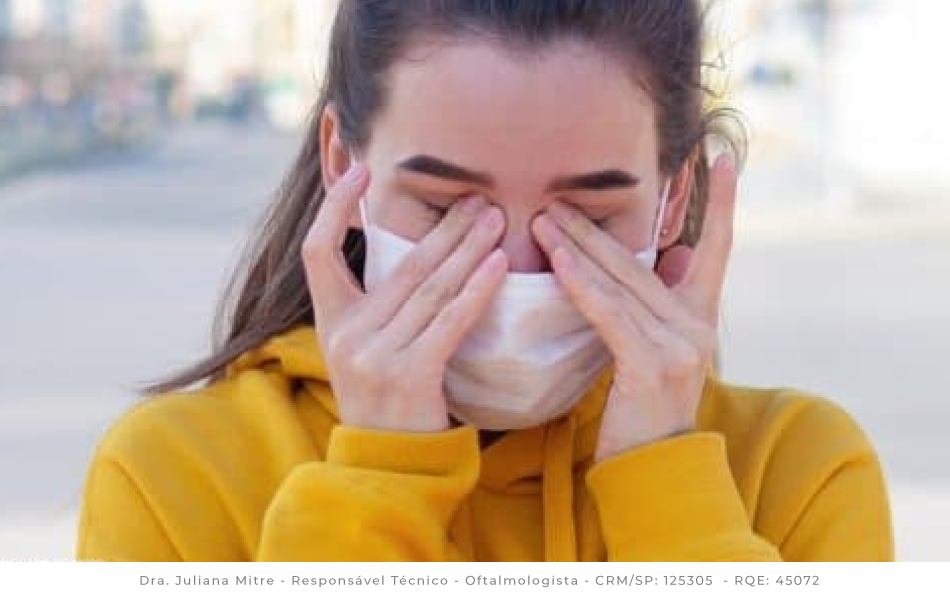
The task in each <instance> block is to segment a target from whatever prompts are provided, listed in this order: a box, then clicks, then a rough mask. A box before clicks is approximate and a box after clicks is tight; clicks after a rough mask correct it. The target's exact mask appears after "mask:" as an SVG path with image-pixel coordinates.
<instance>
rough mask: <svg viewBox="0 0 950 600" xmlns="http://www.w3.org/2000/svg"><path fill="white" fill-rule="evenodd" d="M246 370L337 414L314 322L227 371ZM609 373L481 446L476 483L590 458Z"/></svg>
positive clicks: (510, 479)
mask: <svg viewBox="0 0 950 600" xmlns="http://www.w3.org/2000/svg"><path fill="white" fill-rule="evenodd" d="M248 369H266V370H268V371H271V372H275V373H278V374H280V375H282V376H283V377H285V378H287V379H288V380H289V381H291V382H297V383H299V384H301V385H302V386H303V388H304V389H305V391H306V393H305V394H303V395H301V398H300V400H299V401H301V402H310V403H315V404H317V405H318V406H319V408H320V409H322V410H323V411H325V412H327V413H329V414H330V415H332V417H333V418H334V420H338V419H339V414H338V411H337V406H336V400H335V398H334V397H333V394H332V390H331V388H330V380H329V375H328V372H327V368H326V363H325V362H324V359H323V353H322V352H321V349H320V346H319V344H318V343H317V337H316V333H315V331H314V328H313V326H311V325H305V326H299V327H295V328H293V329H291V330H288V331H287V332H286V333H283V334H280V335H277V336H274V337H273V338H271V339H270V340H268V341H267V342H266V343H265V344H264V345H262V346H261V347H259V348H257V349H255V350H251V351H249V352H247V353H245V354H244V355H242V356H241V357H240V358H238V359H237V360H236V361H234V363H232V364H231V365H230V366H229V367H228V370H227V376H228V377H231V376H233V375H234V374H235V373H237V372H239V371H243V370H248ZM612 376H613V367H612V365H610V366H608V367H605V368H604V370H603V372H602V373H601V375H600V376H599V377H598V378H597V379H596V380H595V382H594V384H593V385H592V386H591V387H590V389H589V390H588V391H587V393H585V395H584V396H583V397H582V398H581V399H580V400H579V401H578V402H577V403H575V405H574V407H573V408H572V409H571V410H570V411H569V412H568V413H567V414H565V415H563V416H562V417H559V418H558V419H556V420H554V421H551V422H548V423H545V424H543V425H540V426H538V427H535V428H531V429H521V430H512V431H509V432H507V433H505V434H504V435H503V436H502V437H501V438H500V439H499V440H497V441H496V442H495V443H493V444H492V445H490V446H489V447H488V448H486V449H484V450H483V452H482V475H481V480H480V481H481V483H482V484H483V485H484V486H486V487H488V488H490V489H492V490H494V491H499V492H500V491H507V492H515V493H518V492H530V490H531V489H533V488H536V487H537V486H538V485H539V483H540V478H541V477H542V476H543V475H544V472H545V470H546V469H545V463H546V462H550V460H551V459H552V458H560V459H561V460H560V461H559V462H563V461H568V462H567V464H565V465H564V466H565V467H568V465H570V467H569V468H571V469H573V467H575V466H578V465H581V464H584V463H589V462H590V461H592V459H593V455H594V450H595V449H596V443H597V433H598V430H599V427H600V417H601V415H602V413H603V408H604V403H605V401H606V398H607V392H608V391H609V388H610V383H611V380H612ZM555 455H556V456H555ZM547 470H548V471H550V465H549V466H548V469H547Z"/></svg>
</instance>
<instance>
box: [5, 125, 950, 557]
mask: <svg viewBox="0 0 950 600" xmlns="http://www.w3.org/2000/svg"><path fill="white" fill-rule="evenodd" d="M297 144H298V140H297V139H295V138H294V137H293V136H289V135H283V134H275V133H273V132H271V131H269V130H266V129H261V128H254V129H237V128H232V127H230V126H227V125H202V126H198V127H191V128H185V129H180V130H176V131H172V132H170V134H169V135H168V137H167V139H166V140H165V141H164V142H162V143H161V144H159V145H157V146H156V147H154V148H151V149H148V150H144V151H141V152H138V153H134V154H129V155H125V156H121V157H108V158H93V159H91V160H89V161H88V162H86V163H83V164H77V165H73V166H71V167H69V168H64V169H59V170H56V171H53V172H46V173H43V172H35V173H33V174H31V175H28V176H26V177H23V178H20V179H17V180H15V181H12V182H8V183H7V184H6V185H4V186H2V187H0V256H2V257H3V258H2V260H0V290H2V294H0V298H2V301H0V302H2V310H0V331H2V332H3V334H4V336H5V339H6V341H7V343H5V344H3V345H2V346H0V559H2V558H68V557H70V556H71V555H72V552H73V548H72V544H73V540H74V533H75V526H76V510H77V507H78V501H79V494H80V491H81V487H82V480H83V478H84V476H85V469H86V466H87V464H88V460H89V458H90V454H91V452H92V448H93V446H94V444H95V443H96V441H97V440H98V438H99V436H100V435H101V433H102V431H103V430H104V428H105V427H106V426H107V425H108V424H109V423H110V422H111V421H112V420H113V419H114V418H115V417H116V416H117V415H118V414H119V413H120V412H121V411H122V410H124V409H125V408H126V407H127V406H128V405H129V404H130V403H131V402H132V401H134V400H135V399H136V391H135V390H136V387H137V386H138V385H140V384H141V383H144V382H145V381H149V380H151V379H153V378H155V377H159V376H161V375H164V374H166V373H168V372H169V371H172V370H174V369H175V368H177V367H181V366H185V365H186V364H188V363H189V362H190V361H192V360H194V359H196V358H198V357H199V356H201V354H202V351H203V350H204V349H205V348H206V347H207V341H208V338H209V330H210V321H211V316H212V314H213V311H214V304H215V300H216V298H217V295H218V293H219V292H220V290H221V288H222V286H223V284H224V281H225V275H226V273H227V271H228V268H229V267H230V266H231V265H232V264H233V263H234V261H235V260H236V259H237V256H238V253H239V251H240V243H241V240H242V239H243V237H244V236H245V235H246V232H247V231H248V229H249V228H250V227H251V226H252V224H253V223H254V222H255V220H256V218H257V217H258V215H259V213H260V210H261V208H262V207H263V206H264V204H265V203H266V202H267V200H268V199H269V197H270V196H271V194H272V191H273V189H274V188H275V187H276V185H277V183H278V182H279V179H280V176H281V174H282V173H283V172H284V170H285V169H286V167H287V166H288V164H289V161H290V160H291V157H292V156H293V153H294V151H295V150H296V148H297ZM752 179H753V180H755V178H752ZM769 185H775V183H774V182H771V183H770V182H769V181H768V180H766V181H761V180H760V181H759V182H758V183H757V184H756V185H755V186H753V187H751V188H747V189H743V194H742V202H741V204H740V210H739V216H738V223H737V234H736V246H735V251H734V255H733V261H732V263H731V266H730V276H729V282H728V285H727V289H726V291H725V309H724V310H725V320H724V327H723V333H722V342H723V356H724V375H725V377H726V378H728V379H730V380H733V381H737V382H741V383H747V384H750V385H769V386H771V385H782V386H793V387H798V388H802V389H808V390H811V391H814V392H816V393H820V394H822V395H826V396H828V397H830V398H833V399H834V400H835V401H837V402H839V403H840V404H841V405H842V406H844V407H845V408H846V409H847V410H849V411H850V412H852V414H854V415H855V417H856V418H857V419H858V421H859V422H860V423H861V424H862V426H863V427H864V428H865V429H866V431H867V432H868V435H869V436H870V437H871V439H872V440H873V441H874V443H875V445H876V447H877V449H878V451H879V453H880V455H881V458H882V461H883V463H884V466H885V469H886V472H887V477H888V480H889V483H890V486H891V494H892V505H893V509H894V515H895V527H896V533H897V539H898V551H899V558H901V559H903V560H950V541H948V540H950V511H948V510H947V507H950V463H948V461H947V460H946V457H947V456H950V439H948V436H947V435H946V434H945V432H944V428H945V426H946V424H947V423H948V422H950V404H948V403H947V402H946V397H947V394H946V389H947V386H948V383H950V382H948V378H947V371H946V367H945V363H946V359H947V357H948V355H950V353H948V348H950V308H948V307H950V277H947V273H948V269H947V260H948V258H950V235H948V234H950V210H947V209H945V208H943V205H942V204H941V203H921V204H913V205H910V204H909V205H901V204H900V202H897V201H895V202H894V203H892V204H888V205H886V206H881V205H875V206H873V207H862V206H861V205H860V204H858V205H857V206H855V205H849V206H848V207H847V208H845V209H842V207H841V206H840V205H839V206H835V205H834V203H832V204H830V205H829V204H825V203H822V202H818V201H817V200H815V199H814V198H806V197H804V196H803V197H802V199H801V201H800V202H798V203H793V202H789V201H783V203H782V204H780V205H779V203H778V202H777V201H769V200H768V199H767V198H768V197H769ZM855 501H860V499H855ZM855 542H856V543H859V540H855Z"/></svg>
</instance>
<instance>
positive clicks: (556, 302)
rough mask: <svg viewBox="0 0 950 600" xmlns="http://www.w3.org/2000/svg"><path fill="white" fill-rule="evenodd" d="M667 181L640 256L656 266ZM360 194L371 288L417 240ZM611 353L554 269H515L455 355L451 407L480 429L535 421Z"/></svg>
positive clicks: (579, 390)
mask: <svg viewBox="0 0 950 600" xmlns="http://www.w3.org/2000/svg"><path fill="white" fill-rule="evenodd" d="M669 188H670V184H669V182H667V184H666V186H665V189H664V192H663V196H662V198H661V200H660V206H659V209H658V213H659V214H658V217H657V219H656V221H655V222H654V227H653V234H652V237H651V242H650V247H649V248H647V249H646V250H643V251H642V252H639V253H637V259H638V260H640V261H641V262H642V263H643V264H644V265H646V266H648V267H650V268H653V267H654V266H655V264H656V259H657V252H658V248H659V231H660V228H661V224H662V222H663V215H664V213H665V211H666V204H667V197H668V195H669ZM364 205H365V199H363V200H361V201H360V211H361V214H362V218H363V227H364V233H365V235H366V265H365V272H364V274H363V281H364V285H365V287H366V290H367V291H368V292H369V291H372V290H373V289H374V288H375V287H376V286H377V285H379V284H380V283H381V282H382V281H383V280H384V279H385V278H386V276H388V275H389V274H390V273H392V272H393V271H394V270H395V269H396V267H397V266H398V264H399V262H400V261H401V260H402V259H403V257H404V256H405V255H407V254H408V253H409V252H410V251H411V250H412V249H413V247H414V246H415V244H414V243H413V242H411V241H409V240H405V239H403V238H401V237H399V236H397V235H395V234H393V233H390V232H389V231H386V230H384V229H381V228H379V227H376V226H374V225H372V224H371V223H370V222H369V219H368V218H367V215H366V207H365V206H364ZM610 359H611V356H610V352H609V351H608V349H607V347H606V346H605V345H604V343H603V341H602V340H601V339H600V337H599V335H598V334H597V332H596V330H595V329H594V328H593V327H592V326H591V325H590V323H589V322H588V321H587V319H586V318H585V317H584V316H583V315H582V314H581V313H580V311H578V310H577V308H576V307H575V306H574V304H573V303H572V302H571V300H570V299H569V297H568V296H567V295H566V294H565V292H564V291H563V290H562V289H561V287H560V285H559V284H558V283H557V281H556V279H555V277H554V275H553V274H552V273H509V274H508V275H507V276H506V279H505V281H504V283H503V284H502V287H501V289H500V290H499V292H498V295H497V296H496V298H495V301H494V303H493V304H492V306H491V307H490V309H489V310H488V312H487V313H486V314H485V315H484V316H483V318H482V319H481V320H480V321H478V322H477V323H476V324H475V326H474V328H473V329H472V330H471V332H470V333H469V335H468V337H467V338H466V339H465V341H464V342H463V343H462V345H461V346H460V347H459V348H458V349H457V351H456V352H455V354H453V356H452V357H451V359H450V360H449V362H448V364H447V365H446V370H445V379H444V386H445V391H446V398H447V400H448V402H449V411H450V412H451V414H452V415H453V416H455V417H456V418H457V419H459V420H460V421H462V422H465V423H470V424H472V425H474V426H475V427H477V428H478V429H486V430H508V429H525V428H529V427H536V426H538V425H540V424H542V423H545V422H547V421H550V420H552V419H554V418H556V417H558V416H560V415H562V414H564V413H566V412H568V411H569V410H570V409H571V407H572V406H573V405H574V403H576V402H577V401H578V400H579V399H580V398H581V397H583V395H584V393H585V392H586V391H587V389H588V388H589V387H590V386H591V384H592V383H593V382H594V381H595V380H596V378H597V376H598V375H599V373H600V372H601V370H602V369H603V368H604V367H605V366H607V364H608V363H609V362H610Z"/></svg>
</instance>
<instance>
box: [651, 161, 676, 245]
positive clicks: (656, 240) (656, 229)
mask: <svg viewBox="0 0 950 600" xmlns="http://www.w3.org/2000/svg"><path fill="white" fill-rule="evenodd" d="M672 184H673V180H672V179H667V180H666V185H665V186H663V196H662V197H661V198H660V206H659V207H657V213H658V214H657V215H655V216H656V220H655V221H654V222H653V236H652V240H651V242H650V247H651V248H655V249H656V250H659V249H660V232H661V231H662V229H663V219H664V218H666V206H667V205H668V204H669V200H670V187H671V185H672Z"/></svg>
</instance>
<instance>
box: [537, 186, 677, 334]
mask: <svg viewBox="0 0 950 600" xmlns="http://www.w3.org/2000/svg"><path fill="white" fill-rule="evenodd" d="M548 214H549V215H550V216H551V219H552V220H553V221H554V222H555V223H556V224H557V226H558V228H559V229H560V231H562V232H563V233H564V234H565V235H567V236H568V237H569V238H570V239H571V240H572V241H573V242H574V243H575V244H576V245H577V246H578V247H579V248H580V249H581V250H582V251H583V252H584V253H586V254H587V255H589V256H590V257H591V259H592V260H594V261H595V262H596V263H598V264H599V265H600V266H601V267H603V269H604V270H605V271H606V272H607V273H609V274H610V276H611V277H613V278H614V279H616V280H617V281H618V282H620V283H621V284H623V285H624V286H625V287H626V288H628V289H629V290H631V291H632V292H633V293H634V294H635V295H636V296H637V297H638V298H639V299H640V300H641V301H642V302H643V303H644V304H646V305H647V307H648V308H649V309H650V310H651V311H652V312H653V314H655V315H656V316H657V317H658V318H660V319H661V320H663V321H666V322H670V323H688V322H689V321H690V320H691V318H692V317H691V315H689V314H688V313H687V312H686V310H685V309H684V308H683V307H682V306H681V305H680V303H679V302H677V301H676V298H675V297H674V296H673V294H672V292H671V291H670V289H669V288H668V287H667V286H666V285H664V284H663V281H662V280H661V279H660V278H658V277H657V275H656V273H654V272H653V270H652V269H651V268H650V267H648V266H646V265H644V264H643V263H642V262H641V261H640V259H639V258H638V257H637V255H636V254H635V253H633V252H631V251H630V250H629V249H628V248H627V247H625V246H624V245H623V244H621V243H620V242H618V241H617V240H616V239H614V238H613V237H612V236H611V235H609V234H608V233H607V232H605V231H603V230H602V229H601V228H599V227H597V226H596V225H595V224H594V223H593V222H592V221H591V220H590V219H588V218H587V217H586V216H585V215H584V214H582V213H581V212H579V211H577V210H574V209H573V208H571V207H569V206H566V205H563V204H561V203H558V202H556V203H554V204H553V205H552V206H551V207H550V208H549V209H548ZM543 218H544V216H542V217H539V220H543Z"/></svg>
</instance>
